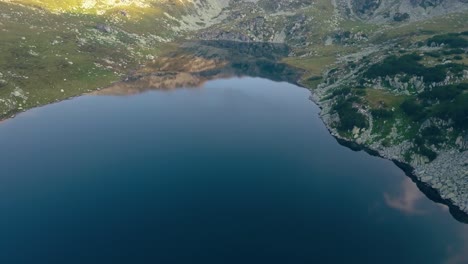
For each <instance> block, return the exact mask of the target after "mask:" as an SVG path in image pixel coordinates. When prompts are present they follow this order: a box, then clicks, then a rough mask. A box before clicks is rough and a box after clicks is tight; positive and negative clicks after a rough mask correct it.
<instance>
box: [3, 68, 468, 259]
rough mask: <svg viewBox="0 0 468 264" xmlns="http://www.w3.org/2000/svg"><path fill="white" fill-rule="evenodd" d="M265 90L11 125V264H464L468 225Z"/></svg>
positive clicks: (116, 105) (73, 108)
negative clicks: (345, 145)
mask: <svg viewBox="0 0 468 264" xmlns="http://www.w3.org/2000/svg"><path fill="white" fill-rule="evenodd" d="M309 96H310V92H309V91H308V90H306V89H303V88H300V87H297V86H295V85H292V84H288V83H284V82H273V81H269V80H267V79H261V78H250V77H249V78H231V79H221V80H213V81H208V82H206V83H204V84H203V85H201V86H200V87H195V88H190V87H185V88H179V89H173V90H169V91H163V90H156V91H146V92H143V93H140V94H136V95H132V96H115V95H106V96H104V95H101V96H95V95H87V96H82V97H79V98H75V99H72V100H68V101H64V102H60V103H56V104H52V105H47V106H44V107H40V108H36V109H33V110H30V111H28V112H25V113H22V114H20V115H18V116H17V117H16V118H14V119H10V120H6V121H4V122H2V123H1V124H0V210H1V217H0V234H1V235H0V263H8V264H15V263H47V264H49V263H77V264H78V263H80V264H81V263H203V264H208V263H468V225H465V224H463V223H460V222H458V221H456V220H455V219H454V218H453V217H452V216H451V215H450V213H449V212H448V208H447V207H446V206H444V205H441V204H437V203H434V202H433V201H431V200H430V199H428V198H427V197H426V196H425V195H424V194H423V193H422V192H421V191H420V190H419V189H418V188H417V186H416V184H415V183H413V182H412V181H411V179H410V178H409V177H407V176H406V175H405V174H404V172H403V171H402V170H400V169H399V168H398V167H397V166H396V165H394V164H393V163H392V162H391V161H388V160H384V159H380V158H377V157H373V156H370V155H369V154H367V153H365V152H363V151H360V152H355V151H352V150H350V149H348V148H346V147H343V146H341V145H340V144H338V143H337V141H336V140H335V139H334V138H333V137H332V136H331V135H330V134H329V133H328V131H327V129H326V127H325V126H324V124H323V123H322V121H321V120H320V119H319V115H318V114H319V109H318V107H317V106H316V105H315V104H314V103H313V102H312V101H311V100H309Z"/></svg>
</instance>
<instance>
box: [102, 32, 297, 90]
mask: <svg viewBox="0 0 468 264" xmlns="http://www.w3.org/2000/svg"><path fill="white" fill-rule="evenodd" d="M288 53H289V48H288V47H287V46H286V45H284V44H272V43H239V42H234V41H197V42H187V43H184V44H183V45H181V46H180V48H179V49H177V50H176V51H173V52H171V53H169V54H167V55H166V56H164V57H162V58H158V59H157V60H155V61H153V62H151V63H148V64H147V65H146V66H145V67H143V68H141V69H139V70H137V71H135V72H134V73H133V74H132V75H131V76H129V77H127V78H126V79H125V80H124V81H123V82H119V83H115V84H113V85H111V86H110V87H108V88H106V89H104V90H101V91H98V92H95V93H94V94H97V95H131V94H136V93H141V92H144V91H147V90H156V89H174V88H179V87H200V86H202V85H203V84H204V83H205V82H207V81H209V80H214V79H221V78H229V77H235V76H238V77H240V76H250V77H261V78H266V79H270V80H273V81H284V82H289V83H296V81H297V80H298V79H299V76H300V75H301V74H302V72H301V70H299V69H296V68H292V67H290V66H288V65H286V64H284V63H281V62H279V61H280V60H281V59H282V58H284V57H286V56H287V55H288Z"/></svg>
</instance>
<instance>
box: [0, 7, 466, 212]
mask: <svg viewBox="0 0 468 264" xmlns="http://www.w3.org/2000/svg"><path fill="white" fill-rule="evenodd" d="M466 21H468V1H467V0H411V1H402V0H390V1H381V0H359V1H350V0H278V1H267V0H231V1H228V0H197V1H189V0H180V1H169V0H136V1H130V0H127V1H115V0H105V1H97V0H96V1H94V0H73V1H53V0H0V26H1V29H2V30H1V31H0V38H1V39H2V42H1V43H0V58H1V59H0V115H1V117H2V118H6V117H9V116H12V115H14V114H15V113H17V112H19V111H23V110H25V109H29V108H32V107H35V106H39V105H43V104H47V103H50V102H54V101H57V100H63V99H65V98H69V97H72V96H77V95H80V94H83V93H87V92H91V91H95V90H96V89H98V88H102V87H107V86H109V84H111V83H112V82H115V81H118V80H121V79H124V78H125V77H128V76H133V77H134V79H138V78H140V79H138V80H139V82H140V85H141V84H142V85H146V86H151V87H153V88H164V87H161V85H159V83H161V82H163V81H164V82H166V83H168V84H167V86H168V87H166V88H169V86H171V85H176V84H177V83H180V82H183V81H187V82H193V83H194V84H199V83H201V82H203V81H204V80H206V79H207V78H208V77H207V76H206V74H207V73H206V72H204V71H205V70H206V71H208V70H209V71H208V72H209V73H210V74H212V73H213V71H214V70H215V69H216V70H218V71H215V72H216V73H217V74H220V72H221V69H223V70H227V71H228V72H230V73H231V74H246V73H247V72H248V71H238V69H236V68H235V67H227V66H226V65H231V64H232V63H233V58H235V57H238V56H240V57H242V56H246V57H248V58H250V60H249V62H248V63H246V62H244V61H242V65H244V66H245V65H247V66H246V67H247V68H248V69H250V70H252V69H254V70H253V72H257V73H262V74H263V72H262V69H261V67H258V65H255V64H252V63H251V62H252V61H253V60H259V59H262V58H264V56H263V55H261V56H260V55H258V56H252V57H250V55H249V56H247V55H245V54H247V53H248V52H250V51H248V50H254V51H255V52H257V53H259V52H260V53H261V51H259V50H261V48H258V47H255V45H254V48H245V47H244V48H242V49H241V50H243V52H244V53H243V54H234V53H232V52H231V53H229V54H231V55H230V56H227V55H226V56H225V57H222V59H219V57H220V56H221V55H220V54H225V53H224V51H223V50H226V49H227V48H226V46H223V47H219V45H218V46H217V45H211V46H210V45H202V47H203V48H202V49H187V48H186V47H187V45H185V44H183V45H181V43H185V42H186V41H187V40H189V41H190V43H195V42H196V41H213V42H220V41H221V42H222V43H230V42H236V43H263V42H268V43H280V44H283V45H287V46H288V49H287V54H282V56H278V57H274V58H273V60H277V61H278V63H283V64H281V66H279V67H281V69H282V70H283V72H284V73H288V74H290V71H289V69H288V70H285V68H284V65H285V64H288V65H290V66H291V67H295V68H296V69H301V71H300V72H301V73H302V72H303V74H302V75H301V78H299V79H298V80H297V81H298V82H300V83H301V84H302V85H303V86H306V87H308V88H310V89H311V90H312V93H313V97H314V99H315V101H316V102H317V103H318V104H319V105H320V106H321V107H322V113H321V115H322V118H323V120H324V122H325V123H326V124H327V125H328V127H329V129H330V130H331V132H332V133H333V134H334V135H335V136H336V137H338V138H342V139H344V140H347V141H351V142H355V143H358V144H360V145H361V146H364V147H367V148H369V149H371V150H374V151H376V152H377V153H379V154H380V155H382V156H384V157H386V158H389V159H392V160H396V161H399V162H404V163H407V164H410V165H411V166H412V167H413V168H415V171H414V174H415V175H416V176H417V177H418V178H419V179H420V180H421V181H423V182H425V183H427V184H428V185H429V186H431V187H433V188H434V189H436V190H438V191H439V193H440V194H441V197H442V198H443V199H445V200H448V201H450V202H451V203H453V204H454V205H456V206H457V207H458V208H460V209H461V210H463V211H465V212H468V203H467V201H468V173H467V166H468V143H467V141H468V133H467V129H468V127H467V124H468V96H467V95H468V91H467V89H468V86H467V85H468V67H467V66H466V65H467V63H468V56H467V51H468V22H466ZM205 44H206V42H205ZM207 46H209V48H208V49H206V47H207ZM214 46H216V52H211V51H212V50H214V49H215V48H214ZM221 46H222V45H221ZM201 51H202V52H201ZM231 51H232V50H231ZM233 54H234V55H233ZM214 57H217V58H218V59H217V60H216V61H213V60H212V59H213V58H214ZM174 58H175V59H174ZM177 58H186V59H187V58H188V60H187V65H189V64H191V63H194V64H193V65H195V66H193V65H192V64H191V65H192V66H193V67H194V68H193V67H192V68H191V70H187V69H186V68H187V67H186V66H187V65H182V66H181V65H178V64H177V62H176V61H177ZM200 58H201V59H200ZM269 59H271V58H269ZM162 62H164V63H165V65H166V66H167V65H170V64H171V63H173V64H175V65H178V66H177V67H176V66H167V69H170V72H172V73H171V74H172V75H170V76H169V77H168V78H166V77H167V76H164V77H161V76H155V75H151V74H148V73H152V72H159V71H163V70H162V69H164V67H166V66H165V65H163V66H164V67H163V66H162V64H161V63H162ZM270 62H271V61H268V63H270ZM197 63H201V64H197ZM230 63H231V64H230ZM197 65H198V66H197ZM200 65H201V66H200ZM207 65H209V67H208V68H204V67H205V66H207ZM275 65H276V64H275ZM197 67H200V68H197ZM202 69H204V70H202ZM167 72H169V70H167ZM174 72H178V73H179V74H174ZM202 72H203V74H201V73H202ZM298 72H299V71H298ZM143 73H144V74H143ZM217 76H220V75H217ZM291 76H294V75H291ZM145 78H146V79H145ZM284 80H288V81H291V80H290V79H284ZM151 82H152V85H148V83H151ZM123 86H124V88H125V89H128V87H127V86H128V84H125V85H123ZM113 87H114V88H115V87H117V88H118V89H117V88H115V89H117V90H118V92H117V93H123V94H125V91H122V89H123V88H122V84H121V83H120V84H119V83H118V84H116V85H114V86H113ZM119 89H120V90H119ZM139 90H140V88H137V89H135V90H134V91H132V92H138V91H139Z"/></svg>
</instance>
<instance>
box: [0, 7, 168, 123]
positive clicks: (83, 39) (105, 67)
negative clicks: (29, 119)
mask: <svg viewBox="0 0 468 264" xmlns="http://www.w3.org/2000/svg"><path fill="white" fill-rule="evenodd" d="M16 2H22V3H24V4H28V6H23V5H17V4H11V3H5V2H1V1H0V28H1V30H0V39H1V40H2V41H1V42H0V119H1V118H4V117H7V116H9V115H11V114H14V113H15V112H18V111H21V110H23V109H28V108H32V107H35V106H38V105H43V104H47V103H50V102H53V101H58V100H62V99H65V98H68V97H72V96H77V95H80V94H83V93H85V92H87V91H90V90H94V89H96V88H98V87H102V86H106V85H109V84H110V83H111V82H113V81H117V80H119V79H120V78H121V77H120V76H122V75H124V74H126V73H128V72H129V70H130V69H134V68H137V67H138V65H140V64H141V63H142V62H144V61H147V56H148V55H151V56H157V54H159V53H161V52H162V51H163V50H164V49H165V48H166V45H165V44H162V43H161V42H160V39H158V37H155V36H162V37H171V36H170V35H171V34H172V33H171V32H169V31H168V30H166V27H167V26H168V25H161V24H162V22H161V20H159V18H160V17H161V12H162V11H161V10H160V9H159V7H157V6H155V7H143V8H141V7H137V6H127V7H125V12H126V14H127V15H126V16H124V15H122V14H121V12H120V10H121V9H120V8H117V9H115V8H111V7H109V8H108V9H107V13H106V14H105V15H96V14H92V13H93V12H91V11H90V10H88V11H89V12H87V13H86V12H85V13H83V12H78V11H79V10H77V9H73V12H71V13H68V12H65V13H56V12H51V11H57V10H68V9H67V5H65V4H70V3H71V4H73V5H74V4H76V3H75V2H77V1H46V2H47V3H49V4H48V5H43V3H42V2H43V1H40V0H18V1H16ZM37 4H40V5H41V6H42V7H45V8H36V7H34V6H35V5H37ZM30 6H32V7H33V8H31V7H30ZM68 7H69V9H72V8H71V7H70V6H68ZM98 24H106V25H109V26H110V27H111V28H112V33H106V32H101V31H98V30H96V29H95V27H96V25H98ZM150 58H151V57H150Z"/></svg>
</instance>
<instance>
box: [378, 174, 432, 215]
mask: <svg viewBox="0 0 468 264" xmlns="http://www.w3.org/2000/svg"><path fill="white" fill-rule="evenodd" d="M424 197H425V196H424V194H423V193H422V192H421V191H420V190H419V189H418V187H417V186H416V184H415V183H414V182H412V181H411V179H410V178H405V179H404V180H403V182H402V183H401V193H400V194H397V195H392V194H389V193H384V199H385V203H386V204H387V206H389V207H391V208H393V209H396V210H398V211H401V212H403V213H405V214H412V215H421V214H426V213H427V211H426V210H425V209H422V208H418V207H419V205H420V201H421V199H423V198H424Z"/></svg>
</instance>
